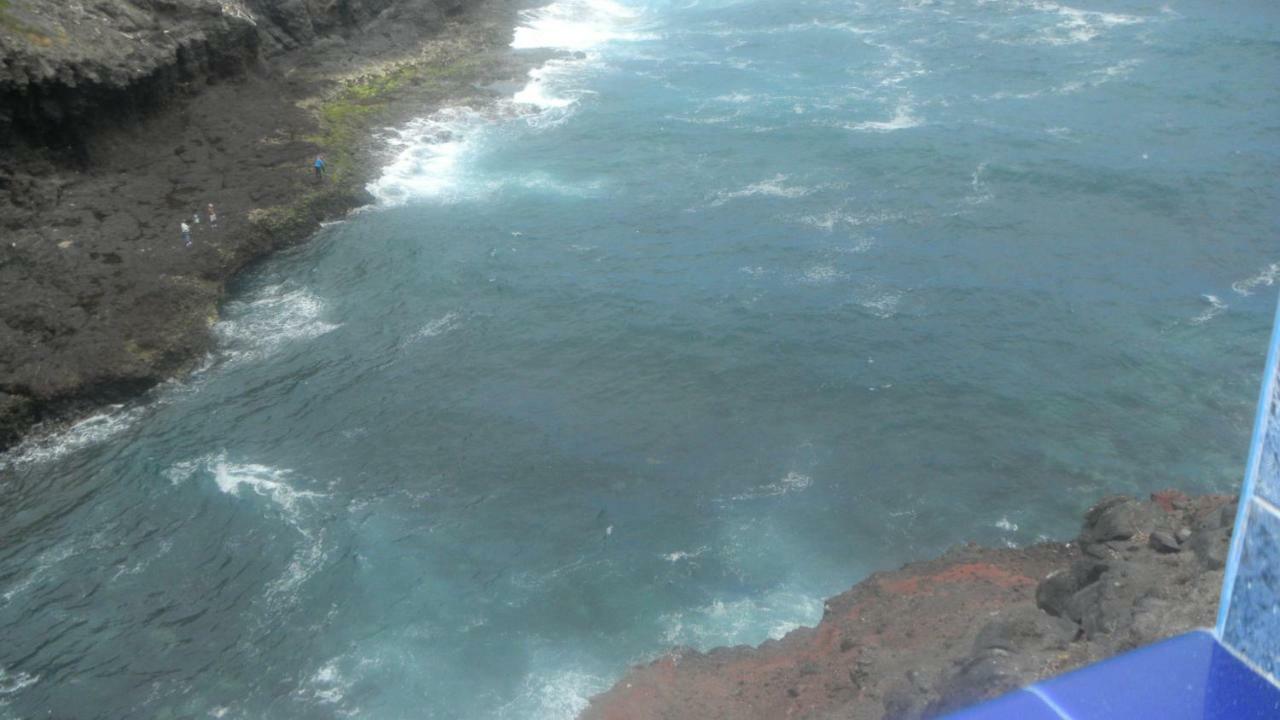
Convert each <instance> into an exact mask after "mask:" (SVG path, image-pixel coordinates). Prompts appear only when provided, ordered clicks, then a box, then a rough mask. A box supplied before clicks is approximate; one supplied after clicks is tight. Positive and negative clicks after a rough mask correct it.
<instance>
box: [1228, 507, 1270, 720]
mask: <svg viewBox="0 0 1280 720" xmlns="http://www.w3.org/2000/svg"><path fill="white" fill-rule="evenodd" d="M1245 528H1246V532H1245V538H1244V546H1243V548H1242V549H1241V552H1240V556H1239V564H1238V566H1237V568H1236V573H1235V584H1234V586H1233V587H1232V589H1231V606H1230V610H1229V612H1228V613H1227V621H1226V624H1225V626H1224V627H1223V632H1222V637H1223V642H1225V643H1227V644H1228V645H1230V646H1231V647H1233V648H1235V649H1236V650H1237V651H1238V652H1240V653H1241V654H1242V655H1244V656H1245V657H1247V658H1249V660H1250V661H1252V662H1253V663H1254V664H1255V665H1258V666H1259V667H1261V668H1262V669H1263V670H1265V671H1267V672H1269V673H1271V675H1272V677H1280V608H1278V606H1280V517H1277V516H1276V515H1274V514H1272V512H1271V511H1270V510H1269V509H1267V508H1266V507H1265V506H1264V505H1262V504H1261V503H1259V502H1257V501H1254V502H1253V503H1251V505H1250V508H1249V517H1248V521H1247V523H1246V524H1245ZM1277 717H1278V718H1280V714H1278V715H1277Z"/></svg>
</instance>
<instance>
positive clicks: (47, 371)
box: [0, 0, 527, 450]
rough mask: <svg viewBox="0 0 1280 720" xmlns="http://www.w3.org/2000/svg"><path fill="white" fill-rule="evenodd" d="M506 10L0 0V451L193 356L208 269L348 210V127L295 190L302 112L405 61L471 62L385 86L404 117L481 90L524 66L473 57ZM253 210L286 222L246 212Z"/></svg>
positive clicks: (310, 115) (436, 0)
mask: <svg viewBox="0 0 1280 720" xmlns="http://www.w3.org/2000/svg"><path fill="white" fill-rule="evenodd" d="M518 7H519V5H518V4H517V3H512V2H508V0H75V1H74V2H72V1H70V0H68V1H66V2H63V1H61V0H58V1H55V0H0V288H3V291H4V300H3V302H0V450H4V449H5V448H7V447H9V446H10V445H12V444H14V443H15V442H17V441H18V440H19V439H20V438H21V436H22V434H23V433H24V432H27V431H28V430H29V429H30V428H31V427H32V426H33V425H36V424H37V423H42V422H49V421H54V422H56V421H60V420H65V419H71V418H75V417H77V416H82V415H85V414H87V413H88V412H90V411H92V410H94V409H96V408H97V407H99V406H100V405H102V404H104V403H114V402H121V401H124V400H127V399H130V398H132V397H135V396H136V395H138V394H140V393H141V392H143V391H145V390H146V389H147V388H150V387H153V386H154V385H156V384H157V383H159V382H160V381H162V380H164V379H166V378H168V377H172V376H173V375H175V374H180V373H181V372H183V370H184V369H186V368H189V367H192V366H194V365H195V364H196V363H198V362H199V359H200V358H201V357H202V356H203V355H204V353H205V352H206V351H207V350H208V348H209V346H210V334H209V328H210V325H211V323H212V322H213V321H214V320H216V318H217V311H218V310H217V304H218V301H219V300H220V299H221V297H222V294H223V289H224V284H225V282H226V281H227V280H228V279H229V278H230V277H232V276H233V275H234V274H235V273H236V272H237V271H238V270H239V269H240V268H242V267H244V266H245V265H246V264H247V263H249V262H251V261H252V260H254V259H256V258H258V257H261V256H263V255H265V254H267V253H269V252H271V251H272V250H274V249H275V248H278V247H282V246H284V245H287V244H289V243H292V242H296V241H300V240H302V239H304V238H305V237H306V236H308V235H310V233H311V232H313V230H314V228H315V227H316V226H317V224H318V223H319V221H320V220H322V219H326V218H331V217H335V216H338V215H341V214H342V213H344V212H346V211H348V210H350V209H351V208H353V207H357V206H359V205H361V204H365V203H367V202H369V197H368V194H367V193H366V192H365V191H364V190H363V181H361V179H360V177H358V176H360V174H361V172H368V171H369V169H370V167H371V166H372V162H371V161H369V158H370V154H371V153H372V152H373V148H372V145H373V141H372V140H366V139H364V138H363V137H362V138H360V139H357V140H356V141H354V145H352V144H348V145H346V146H344V148H343V150H344V151H346V152H347V154H348V155H350V156H351V157H352V158H356V157H357V156H359V158H360V159H358V160H355V159H353V161H352V163H353V165H359V166H360V169H358V170H356V171H355V172H353V173H351V174H350V176H349V181H348V182H347V183H346V184H345V185H343V186H342V187H339V186H338V184H337V183H333V184H331V185H329V186H327V187H328V190H327V191H325V192H321V193H317V192H316V188H315V184H314V182H313V178H312V175H311V172H310V162H311V160H312V159H313V158H314V157H315V155H316V154H317V153H319V152H325V151H326V150H328V148H324V147H319V146H317V145H316V144H313V142H312V140H314V138H316V137H318V136H322V135H323V128H322V127H321V126H320V123H319V122H318V118H317V115H316V113H315V112H313V111H312V110H310V109H308V108H310V107H314V106H315V105H314V102H316V101H317V98H322V97H325V96H326V94H327V93H329V92H330V91H333V90H334V89H335V88H337V87H339V86H340V85H341V83H343V82H344V81H346V80H348V79H350V78H353V77H354V78H358V77H360V76H362V75H364V74H365V73H371V74H373V75H376V74H377V73H378V72H380V71H382V69H385V68H386V67H390V66H398V65H400V64H401V63H403V62H405V61H406V59H408V60H410V61H413V62H420V63H423V64H424V66H425V65H434V64H435V63H439V64H440V65H441V66H443V65H445V64H448V63H450V62H455V61H459V60H461V59H462V58H466V57H474V56H478V55H481V54H483V55H484V56H485V57H486V58H487V59H488V60H489V62H485V63H472V64H471V65H470V66H469V67H471V68H472V69H471V71H470V73H471V74H467V73H458V74H456V75H452V76H451V77H450V79H449V80H448V81H447V82H442V83H438V84H436V85H432V86H429V87H427V86H423V87H422V88H417V87H416V86H409V87H406V88H403V89H402V90H401V91H400V92H401V93H402V97H403V102H404V103H405V104H404V105H403V107H404V109H405V111H406V112H408V111H409V110H410V109H411V110H412V112H413V113H418V112H421V111H422V109H423V108H424V107H426V106H429V105H430V104H431V103H440V102H445V101H446V100H449V101H450V102H453V101H454V100H457V101H460V102H464V103H465V102H472V103H474V102H482V101H483V100H484V98H483V97H479V94H480V91H478V90H477V89H476V85H477V84H478V82H479V79H480V74H487V73H491V72H492V73H506V72H508V70H510V72H516V73H517V74H518V75H520V76H522V75H523V73H524V70H527V68H525V69H521V70H519V71H516V70H515V65H518V63H516V62H514V61H512V67H511V68H509V69H504V68H503V67H502V63H501V62H494V58H495V57H496V54H497V53H498V52H499V51H500V49H505V48H506V47H507V46H508V44H509V43H510V31H511V28H512V27H513V26H514V23H515V15H516V12H517V10H518ZM511 77H514V76H513V75H495V76H494V77H490V78H489V80H490V81H491V80H497V79H509V78H511ZM446 95H447V97H446ZM411 96H412V97H411ZM308 103H312V104H308ZM390 104H391V103H390V102H388V105H390ZM392 114H394V113H392ZM389 119H390V118H389V117H388V120H389ZM362 143H367V144H362ZM357 146H358V147H357ZM308 198H309V199H308ZM303 200H305V202H303ZM208 204H213V205H214V206H215V207H216V208H217V211H218V215H219V218H220V221H219V224H218V226H217V228H216V229H215V228H213V227H210V225H209V224H208V223H204V224H199V225H194V227H193V229H194V243H193V245H192V246H191V247H190V248H188V247H185V246H184V243H183V242H182V240H181V237H180V235H179V230H178V228H179V222H183V221H186V222H193V221H192V216H193V214H195V213H203V211H204V209H205V208H206V207H207V205H208ZM272 208H275V209H281V208H283V209H286V210H287V212H283V211H282V212H281V213H277V215H275V216H270V215H268V217H286V218H287V220H288V222H281V223H274V224H271V223H266V224H263V223H257V222H255V221H254V220H253V218H254V217H255V216H254V213H255V212H257V211H262V210H264V209H272ZM47 427H49V426H47ZM50 429H52V427H50Z"/></svg>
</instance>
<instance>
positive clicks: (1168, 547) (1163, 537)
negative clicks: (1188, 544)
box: [1147, 530, 1182, 553]
mask: <svg viewBox="0 0 1280 720" xmlns="http://www.w3.org/2000/svg"><path fill="white" fill-rule="evenodd" d="M1147 544H1148V545H1150V546H1151V549H1152V550H1155V551H1156V552H1159V553H1176V552H1178V551H1179V550H1181V549H1182V548H1181V547H1180V546H1179V544H1178V539H1177V538H1176V537H1174V536H1173V535H1172V534H1170V533H1167V532H1165V531H1163V530H1155V531H1152V533H1151V537H1149V538H1148V539H1147Z"/></svg>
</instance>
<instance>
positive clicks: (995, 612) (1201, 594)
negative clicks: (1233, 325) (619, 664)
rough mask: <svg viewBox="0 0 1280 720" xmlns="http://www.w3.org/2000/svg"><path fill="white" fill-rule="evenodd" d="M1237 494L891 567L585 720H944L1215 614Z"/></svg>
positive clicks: (640, 681) (1171, 498) (1110, 502)
mask: <svg viewBox="0 0 1280 720" xmlns="http://www.w3.org/2000/svg"><path fill="white" fill-rule="evenodd" d="M1234 513H1235V501H1234V498H1229V497H1224V496H1207V497H1199V498H1191V497H1188V496H1186V495H1184V494H1182V493H1180V492H1177V491H1164V492H1160V493H1155V494H1154V495H1152V496H1151V499H1150V500H1149V501H1146V502H1143V501H1138V500H1135V499H1133V498H1127V497H1118V496H1117V497H1110V498H1106V499H1104V500H1103V501H1101V502H1100V503H1098V504H1097V505H1095V506H1094V507H1093V508H1091V509H1090V510H1089V511H1088V513H1087V514H1086V516H1085V520H1084V525H1083V528H1082V529H1081V532H1080V535H1079V537H1078V538H1077V539H1076V540H1075V541H1074V542H1069V543H1045V544H1040V545H1035V546H1033V547H1028V548H1020V549H991V548H980V547H976V546H972V545H969V546H964V547H961V548H957V549H955V550H953V551H952V552H950V553H948V554H947V555H945V556H944V557H941V558H938V559H936V560H930V561H926V562H920V563H912V564H910V565H907V566H905V567H903V568H901V569H899V570H895V571H892V572H881V573H876V574H874V575H872V576H870V577H868V578H867V579H865V580H863V581H862V582H860V583H858V584H857V585H855V586H854V587H853V588H852V589H850V590H849V591H847V592H845V593H842V594H840V595H837V596H835V597H833V598H830V599H829V600H828V601H827V603H826V607H825V612H824V614H823V618H822V621H821V622H820V623H819V624H818V626H817V627H814V628H804V629H800V630H796V631H794V632H792V633H790V634H788V635H787V636H786V637H784V638H782V639H781V640H776V641H768V642H766V643H764V644H763V645H760V646H759V647H754V648H753V647H745V646H743V647H734V648H718V649H715V650H711V651H709V652H698V651H694V650H689V649H676V650H673V651H671V652H670V653H668V654H666V655H663V656H662V657H661V658H659V659H657V660H655V661H654V662H652V663H650V664H648V665H645V666H642V667H636V668H633V669H632V670H631V671H630V672H629V673H628V674H627V675H626V676H625V677H623V678H622V680H620V681H619V682H618V683H617V684H616V685H614V687H613V688H612V689H611V690H609V691H608V692H606V693H603V694H601V695H599V696H597V697H595V698H593V699H592V701H591V704H590V706H589V707H588V708H587V710H586V711H585V712H583V714H582V716H581V717H582V718H583V720H658V719H659V718H699V719H700V720H716V719H723V720H730V719H732V720H754V719H759V720H778V719H779V718H831V719H834V718H847V719H856V720H864V719H865V720H871V719H876V720H878V719H879V718H894V719H902V720H908V719H911V720H914V719H917V718H926V717H935V716H938V715H941V714H944V713H946V712H950V711H952V710H956V709H959V708H961V707H965V706H967V705H970V704H972V703H975V702H978V701H981V700H984V699H987V698H991V697H995V696H997V695H1000V694H1002V693H1004V692H1006V691H1009V690H1012V689H1014V688H1017V687H1021V686H1023V685H1025V684H1028V683H1030V682H1033V681H1035V680H1037V679H1040V678H1044V677H1048V676H1052V675H1057V674H1059V673H1062V672H1066V671H1068V670H1072V669H1074V668H1077V667H1080V666H1082V665H1085V664H1088V663H1090V662H1094V661H1096V660H1099V659H1102V658H1105V657H1109V656H1111V655H1114V654H1116V653H1119V652H1123V651H1126V650H1130V649H1132V648H1135V647H1138V646H1140V645H1144V644H1147V643H1150V642H1153V641H1155V640H1159V639H1161V638H1164V637H1168V636H1171V635H1176V634H1179V633H1182V632H1185V631H1187V630H1191V629H1193V628H1197V627H1206V626H1210V625H1212V624H1213V621H1214V615H1215V612H1216V608H1217V601H1218V595H1219V591H1220V589H1221V586H1222V576H1223V566H1224V562H1225V559H1226V553H1227V544H1228V542H1229V539H1230V533H1231V525H1232V521H1233V519H1234Z"/></svg>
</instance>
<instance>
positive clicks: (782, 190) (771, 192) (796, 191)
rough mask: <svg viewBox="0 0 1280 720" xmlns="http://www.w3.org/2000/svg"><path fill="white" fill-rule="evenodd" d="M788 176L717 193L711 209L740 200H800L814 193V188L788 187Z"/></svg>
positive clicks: (778, 175)
mask: <svg viewBox="0 0 1280 720" xmlns="http://www.w3.org/2000/svg"><path fill="white" fill-rule="evenodd" d="M786 181H787V176H786V175H783V174H781V173H779V174H777V175H774V176H773V177H772V178H770V179H768V180H761V181H760V182H756V183H751V184H750V185H748V186H746V187H744V188H740V189H738V190H720V191H717V192H716V193H715V194H714V195H713V197H712V199H711V202H710V203H708V204H709V206H710V207H719V206H721V205H724V204H725V203H727V202H730V201H732V200H740V199H742V198H749V197H776V198H788V199H790V198H798V197H804V196H805V195H808V194H810V193H812V192H813V188H808V187H804V186H802V185H788V184H787V182H786Z"/></svg>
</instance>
